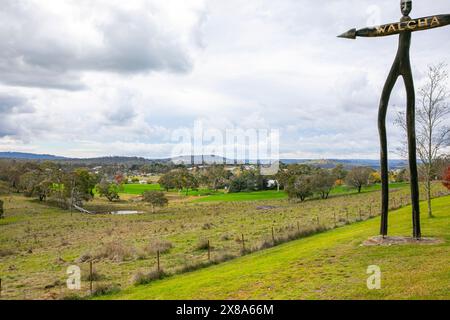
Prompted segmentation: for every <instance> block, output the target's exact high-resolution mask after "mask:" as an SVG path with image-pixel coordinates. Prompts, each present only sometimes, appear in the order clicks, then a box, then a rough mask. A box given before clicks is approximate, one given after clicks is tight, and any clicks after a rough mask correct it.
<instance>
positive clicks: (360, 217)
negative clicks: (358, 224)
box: [359, 208, 363, 221]
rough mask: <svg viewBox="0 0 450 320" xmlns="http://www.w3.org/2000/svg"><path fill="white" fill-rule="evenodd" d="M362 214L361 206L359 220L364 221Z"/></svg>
mask: <svg viewBox="0 0 450 320" xmlns="http://www.w3.org/2000/svg"><path fill="white" fill-rule="evenodd" d="M362 220H363V219H362V214H361V208H359V221H362Z"/></svg>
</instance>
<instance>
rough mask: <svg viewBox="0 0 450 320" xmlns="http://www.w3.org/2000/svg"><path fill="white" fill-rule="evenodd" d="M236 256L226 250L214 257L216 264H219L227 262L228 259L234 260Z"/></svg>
mask: <svg viewBox="0 0 450 320" xmlns="http://www.w3.org/2000/svg"><path fill="white" fill-rule="evenodd" d="M234 258H236V256H235V255H232V254H230V253H227V252H224V253H221V254H219V255H217V256H216V257H214V259H213V262H214V263H215V264H219V263H223V262H226V261H230V260H233V259H234Z"/></svg>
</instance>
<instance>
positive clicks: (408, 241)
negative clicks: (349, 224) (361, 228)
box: [362, 236, 444, 247]
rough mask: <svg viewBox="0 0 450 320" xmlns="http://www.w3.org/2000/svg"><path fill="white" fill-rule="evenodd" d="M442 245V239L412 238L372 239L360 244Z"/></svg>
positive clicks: (367, 245)
mask: <svg viewBox="0 0 450 320" xmlns="http://www.w3.org/2000/svg"><path fill="white" fill-rule="evenodd" d="M441 243H444V240H442V239H436V238H422V239H420V240H419V239H415V238H412V237H382V236H377V237H372V238H369V239H368V240H366V241H364V242H363V243H362V246H366V247H369V246H399V245H409V244H412V245H433V244H441Z"/></svg>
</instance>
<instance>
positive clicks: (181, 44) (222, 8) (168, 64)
mask: <svg viewBox="0 0 450 320" xmlns="http://www.w3.org/2000/svg"><path fill="white" fill-rule="evenodd" d="M0 4H1V5H0V151H24V152H38V153H52V154H58V155H64V156H76V157H91V156H103V155H128V156H135V155H136V156H144V157H164V156H169V155H170V154H171V150H172V148H173V143H172V142H171V141H170V139H171V133H172V132H173V131H174V130H175V129H178V128H190V127H192V126H193V125H194V122H195V121H197V120H203V122H204V123H207V124H208V126H211V127H217V128H221V129H225V128H230V127H233V126H238V127H241V128H244V129H247V128H254V129H279V130H280V132H281V143H280V151H281V155H282V157H292V158H358V157H359V158H376V157H377V156H378V148H379V147H378V146H379V144H378V136H377V127H376V119H377V109H378V101H379V95H380V92H381V88H382V86H383V84H384V80H385V78H386V75H387V73H388V71H389V68H390V65H391V63H392V61H393V58H394V56H395V52H396V47H397V37H387V38H379V39H359V40H357V41H350V40H344V39H338V38H336V35H337V34H339V33H342V32H344V31H346V30H348V29H350V28H353V27H364V26H366V25H373V24H377V23H379V22H383V23H387V22H394V21H397V20H398V19H399V18H400V15H401V14H400V10H399V1H398V0H377V1H364V0H329V1H313V0H277V1H273V0H247V1H237V0H189V1H184V0H179V1H178V0H164V1H162V0H159V1H153V0H128V1H119V0H0ZM437 13H450V2H449V1H448V0H434V1H427V0H415V1H414V10H413V12H412V14H411V16H413V17H419V16H420V17H421V16H427V15H432V14H437ZM449 36H450V27H448V28H440V29H435V30H431V31H427V32H416V33H414V35H413V46H412V51H411V54H412V60H413V65H414V74H415V79H416V85H417V86H420V85H421V82H423V78H424V72H425V70H426V67H427V65H428V64H430V63H438V62H441V61H444V62H447V63H449V62H450V61H449V52H450V41H448V40H449ZM400 84H401V83H399V84H398V85H397V87H396V90H395V92H394V94H393V96H392V101H391V108H390V111H389V112H390V115H389V117H390V119H391V120H390V123H392V119H393V117H394V115H395V112H396V111H398V110H402V108H403V106H404V103H403V101H404V99H405V93H404V91H403V90H402V87H401V85H400ZM389 133H390V135H391V141H390V149H391V150H393V149H395V147H396V146H397V145H398V144H399V143H400V140H401V132H399V130H398V129H396V128H394V127H393V126H392V125H390V128H389ZM394 157H395V155H394Z"/></svg>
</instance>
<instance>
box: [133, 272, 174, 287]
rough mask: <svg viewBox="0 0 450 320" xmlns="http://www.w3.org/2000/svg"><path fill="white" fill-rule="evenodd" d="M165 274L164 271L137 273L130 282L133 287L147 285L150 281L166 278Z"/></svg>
mask: <svg viewBox="0 0 450 320" xmlns="http://www.w3.org/2000/svg"><path fill="white" fill-rule="evenodd" d="M166 276H167V274H166V273H165V272H164V270H160V271H158V270H155V271H150V272H149V273H143V272H138V273H136V274H135V275H134V276H133V279H132V282H133V284H134V285H135V286H140V285H144V284H149V283H150V282H152V281H156V280H161V279H163V278H164V277H166Z"/></svg>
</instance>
